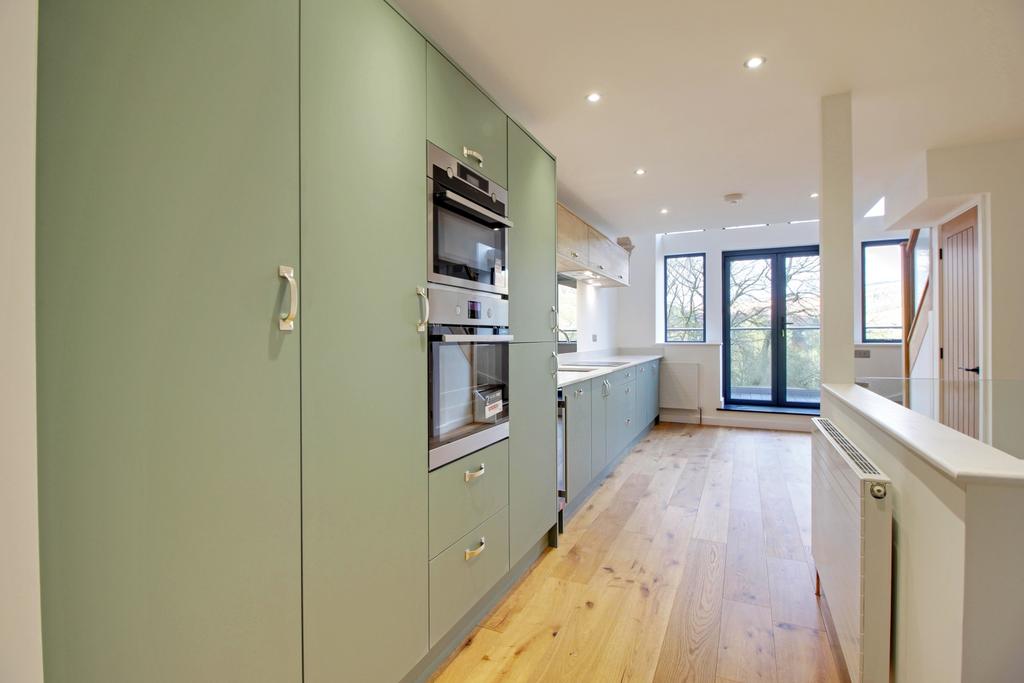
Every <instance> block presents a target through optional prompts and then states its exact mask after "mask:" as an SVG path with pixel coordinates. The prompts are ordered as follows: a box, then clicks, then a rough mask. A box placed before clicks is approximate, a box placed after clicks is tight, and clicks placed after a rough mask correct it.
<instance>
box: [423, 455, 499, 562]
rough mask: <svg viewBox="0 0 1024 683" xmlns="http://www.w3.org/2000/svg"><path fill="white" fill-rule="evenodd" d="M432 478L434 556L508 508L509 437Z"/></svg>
mask: <svg viewBox="0 0 1024 683" xmlns="http://www.w3.org/2000/svg"><path fill="white" fill-rule="evenodd" d="M428 477H429V480H430V486H429V489H430V493H429V496H428V497H429V499H430V511H429V520H430V557H431V558H433V557H436V556H437V554H438V553H440V552H441V551H442V550H444V549H445V548H447V547H448V546H450V545H451V544H452V543H454V542H455V541H457V540H458V539H459V537H460V536H462V535H463V534H465V533H466V532H467V531H469V530H470V529H472V528H473V527H475V526H477V525H478V524H480V523H481V522H483V521H484V520H485V519H487V518H488V517H490V516H491V515H493V514H494V513H495V512H497V511H498V510H500V509H502V508H504V507H508V439H506V440H504V441H499V442H498V443H496V444H491V445H490V446H488V447H487V448H484V449H481V450H479V451H477V452H476V453H472V454H470V455H467V456H466V457H464V458H460V459H459V460H456V461H455V462H452V463H448V464H447V465H445V466H444V467H441V468H439V469H436V470H434V471H433V472H431V473H430V474H429V475H428Z"/></svg>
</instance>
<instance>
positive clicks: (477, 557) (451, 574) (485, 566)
mask: <svg viewBox="0 0 1024 683" xmlns="http://www.w3.org/2000/svg"><path fill="white" fill-rule="evenodd" d="M508 566H509V565H508V508H502V509H501V511H499V512H498V513H496V514H495V515H494V516H492V517H491V518H489V519H488V520H487V521H485V522H484V523H483V524H481V525H480V526H478V527H476V528H475V529H473V530H472V531H470V532H469V533H468V534H466V535H465V536H463V537H462V538H460V539H459V540H458V541H457V542H455V543H454V544H452V546H451V547H449V548H448V549H447V550H445V551H444V552H443V553H441V554H440V555H438V556H437V557H435V558H434V559H433V560H431V561H430V646H431V647H433V646H434V645H435V644H436V643H437V641H438V640H440V639H441V637H442V636H444V634H445V633H447V632H448V630H449V629H451V628H452V626H454V625H455V624H456V622H458V621H459V619H461V618H462V617H463V615H465V614H466V612H468V611H469V609H470V608H471V607H472V606H473V605H475V604H476V602H477V601H478V600H479V599H480V598H482V597H483V596H484V595H485V594H486V593H487V591H489V590H490V589H491V588H492V587H493V586H494V584H496V583H497V582H498V581H499V580H501V578H502V577H503V576H504V575H505V574H506V573H507V572H508Z"/></svg>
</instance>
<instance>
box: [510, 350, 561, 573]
mask: <svg viewBox="0 0 1024 683" xmlns="http://www.w3.org/2000/svg"><path fill="white" fill-rule="evenodd" d="M555 367H556V356H555V345H554V344H552V343H544V342H534V343H529V344H518V343H516V344H511V348H510V352H509V458H508V460H509V491H508V505H509V548H510V553H509V555H510V562H511V564H512V565H513V566H514V565H515V564H516V562H518V561H519V560H520V559H521V558H522V557H523V556H524V555H525V554H526V553H527V551H528V550H529V549H530V548H531V547H533V545H534V544H535V543H536V542H537V541H538V540H540V539H541V537H543V535H544V534H545V533H546V532H547V531H548V530H549V529H550V528H551V527H553V526H554V525H555V521H556V505H557V500H556V495H557V492H556V487H557V483H556V479H555V438H556V437H555V431H556V427H557V415H556V414H555V409H556V399H557V382H556V380H555Z"/></svg>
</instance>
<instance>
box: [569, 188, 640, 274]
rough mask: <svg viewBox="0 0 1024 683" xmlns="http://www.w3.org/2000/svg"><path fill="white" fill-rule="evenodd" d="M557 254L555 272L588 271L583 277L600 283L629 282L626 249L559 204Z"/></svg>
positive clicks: (627, 253)
mask: <svg viewBox="0 0 1024 683" xmlns="http://www.w3.org/2000/svg"><path fill="white" fill-rule="evenodd" d="M557 255H558V272H559V273H580V272H586V271H589V272H591V273H593V277H592V278H591V277H590V276H586V279H588V280H593V281H596V283H597V284H600V285H602V286H604V287H628V286H629V252H627V251H626V250H625V249H623V248H622V247H620V246H619V245H618V244H616V243H615V242H613V241H612V240H610V239H609V238H608V237H606V236H605V235H604V234H602V233H601V231H599V230H597V229H596V228H594V227H593V226H591V225H589V224H587V223H586V222H585V221H584V220H583V219H581V218H580V217H579V216H577V215H576V214H574V213H573V212H572V211H570V210H569V209H567V208H565V207H564V206H562V205H561V204H559V205H558V244H557Z"/></svg>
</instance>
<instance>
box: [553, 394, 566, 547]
mask: <svg viewBox="0 0 1024 683" xmlns="http://www.w3.org/2000/svg"><path fill="white" fill-rule="evenodd" d="M556 406H557V408H556V409H555V424H556V427H555V434H556V436H555V495H556V497H557V500H558V533H562V532H563V531H565V518H564V515H565V502H566V499H567V497H568V491H569V489H568V488H567V487H566V484H565V458H566V455H567V454H568V444H567V443H566V440H565V439H566V429H565V427H566V424H565V421H566V412H567V403H566V400H565V393H564V391H563V390H562V389H561V388H559V389H558V401H557V403H556Z"/></svg>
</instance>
